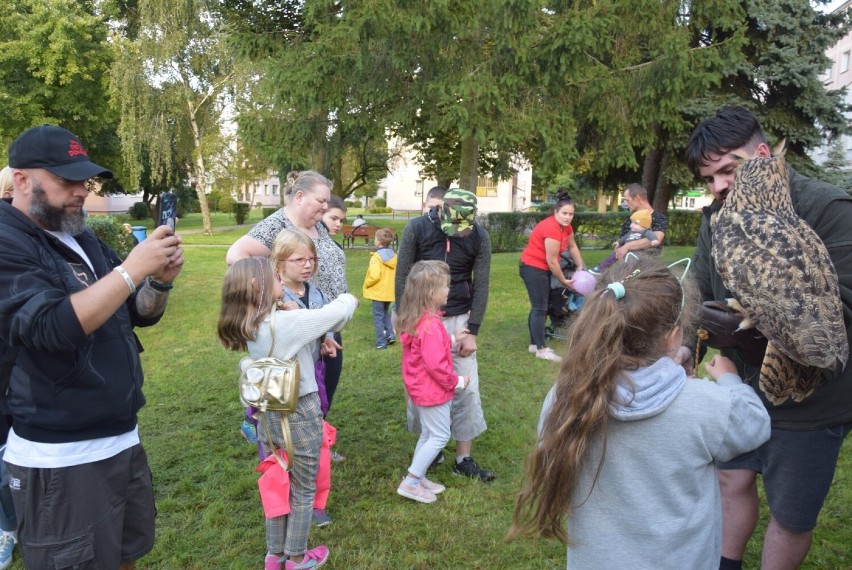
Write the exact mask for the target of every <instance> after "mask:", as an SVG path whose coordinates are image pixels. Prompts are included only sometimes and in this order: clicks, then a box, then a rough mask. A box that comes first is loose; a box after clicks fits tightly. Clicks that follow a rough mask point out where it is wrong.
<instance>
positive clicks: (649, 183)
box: [642, 123, 663, 204]
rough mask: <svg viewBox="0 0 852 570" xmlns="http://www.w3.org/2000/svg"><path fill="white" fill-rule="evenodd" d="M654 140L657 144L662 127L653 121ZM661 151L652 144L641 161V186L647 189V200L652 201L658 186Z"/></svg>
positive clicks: (660, 170)
mask: <svg viewBox="0 0 852 570" xmlns="http://www.w3.org/2000/svg"><path fill="white" fill-rule="evenodd" d="M653 129H654V140H656V141H657V145H659V141H660V137H661V136H662V127H660V124H659V123H654V126H653ZM662 160H663V152H662V151H661V150H660V148H659V147H658V146H654V147H653V148H652V149H651V150H649V151H648V154H646V155H645V160H644V161H643V162H642V186H643V187H644V188H645V190H647V191H648V201H649V202H651V203H652V204H653V203H654V195H655V194H656V192H657V188H658V187H659V179H660V172H662V164H661V162H662Z"/></svg>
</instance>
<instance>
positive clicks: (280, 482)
mask: <svg viewBox="0 0 852 570" xmlns="http://www.w3.org/2000/svg"><path fill="white" fill-rule="evenodd" d="M336 439H337V430H336V429H335V428H334V426H333V425H331V424H330V423H328V422H326V421H325V420H323V422H322V449H320V459H319V471H318V472H317V493H316V496H315V497H314V508H315V509H325V505H326V502H327V501H328V493H329V491H331V446H332V445H334V442H335V440H336ZM278 453H279V454H281V455H283V456H284V457H285V460H286V461H289V460H287V459H286V457H287V452H285V451H284V450H283V449H279V450H278ZM255 471H257V472H258V473H263V475H261V476H260V479H259V480H258V482H257V487H258V489H259V490H260V502H261V503H262V504H263V514H264V515H265V516H266V518H268V519H271V518H275V517H280V516H283V515H288V514H290V474H289V473H287V472H286V471H284V469H283V468H282V467H281V464H280V463H278V460H276V459H275V456H273V455H270V456H269V457H267V458H266V459H264V460H263V461H261V462H260V465H258V466H257V468H256V469H255Z"/></svg>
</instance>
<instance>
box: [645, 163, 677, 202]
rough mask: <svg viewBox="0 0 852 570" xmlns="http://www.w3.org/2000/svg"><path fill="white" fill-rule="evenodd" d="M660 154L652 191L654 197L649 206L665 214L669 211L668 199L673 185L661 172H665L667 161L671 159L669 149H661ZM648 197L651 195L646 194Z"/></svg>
mask: <svg viewBox="0 0 852 570" xmlns="http://www.w3.org/2000/svg"><path fill="white" fill-rule="evenodd" d="M662 155H663V156H662V158H661V159H660V167H659V172H658V175H657V186H656V188H655V191H654V199H653V200H652V201H651V206H653V208H654V210H656V211H657V212H661V213H663V214H665V213H667V212H668V211H669V200H670V199H671V197H672V191H673V189H674V187H673V186H672V183H671V182H668V181H667V180H665V178H664V177H663V173H665V171H666V169H667V168H668V165H669V161H670V160H671V153H670V152H669V151H663V153H662ZM649 193H650V192H649ZM648 198H649V200H650V198H651V197H650V196H648Z"/></svg>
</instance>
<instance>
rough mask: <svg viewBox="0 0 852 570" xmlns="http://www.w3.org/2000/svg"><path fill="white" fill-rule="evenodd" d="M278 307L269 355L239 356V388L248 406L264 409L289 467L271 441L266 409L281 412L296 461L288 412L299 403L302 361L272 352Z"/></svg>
mask: <svg viewBox="0 0 852 570" xmlns="http://www.w3.org/2000/svg"><path fill="white" fill-rule="evenodd" d="M275 313H276V311H275V309H273V310H272V316H271V319H270V332H271V333H272V345H271V346H270V347H269V355H268V356H267V357H265V358H259V359H257V360H252V359H251V358H249V357H245V358H243V359H242V360H240V364H239V367H240V378H239V392H240V401H241V402H242V403H243V404H244V405H245V406H248V407H252V408H255V409H256V410H258V412H260V413H261V416H260V419H261V421H262V422H263V425H264V429H265V430H266V437H267V443H268V445H269V448H270V449H271V450H272V454H273V455H275V458H276V459H277V460H278V463H279V464H280V465H281V467H282V468H283V469H284V470H285V471H286V470H288V469H289V465H288V464H287V462H285V461H284V460H283V459H282V458H281V457H280V456H279V455H278V454H276V453H275V446H274V445H273V444H272V435H271V432H270V429H269V424H268V423H267V422H266V416H265V415H264V414H263V412H278V414H279V415H280V416H281V433H282V434H283V436H284V447H285V449H286V451H287V458H288V461H289V462H290V463H292V461H293V438H292V437H291V436H290V424H289V422H288V421H287V415H288V414H291V413H293V412H295V411H296V405H297V404H298V403H299V361H298V360H296V359H287V360H283V359H280V358H274V357H273V356H272V349H273V347H274V346H275Z"/></svg>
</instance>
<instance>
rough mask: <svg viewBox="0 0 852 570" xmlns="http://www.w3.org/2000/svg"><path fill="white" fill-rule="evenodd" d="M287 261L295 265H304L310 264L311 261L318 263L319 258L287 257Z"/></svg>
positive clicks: (314, 263)
mask: <svg viewBox="0 0 852 570" xmlns="http://www.w3.org/2000/svg"><path fill="white" fill-rule="evenodd" d="M286 261H287V263H292V264H294V265H301V266H302V267H304V266H306V265H308V264H309V263H310V264H312V265H316V263H317V258H316V257H296V258H295V259H287V260H286Z"/></svg>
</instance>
